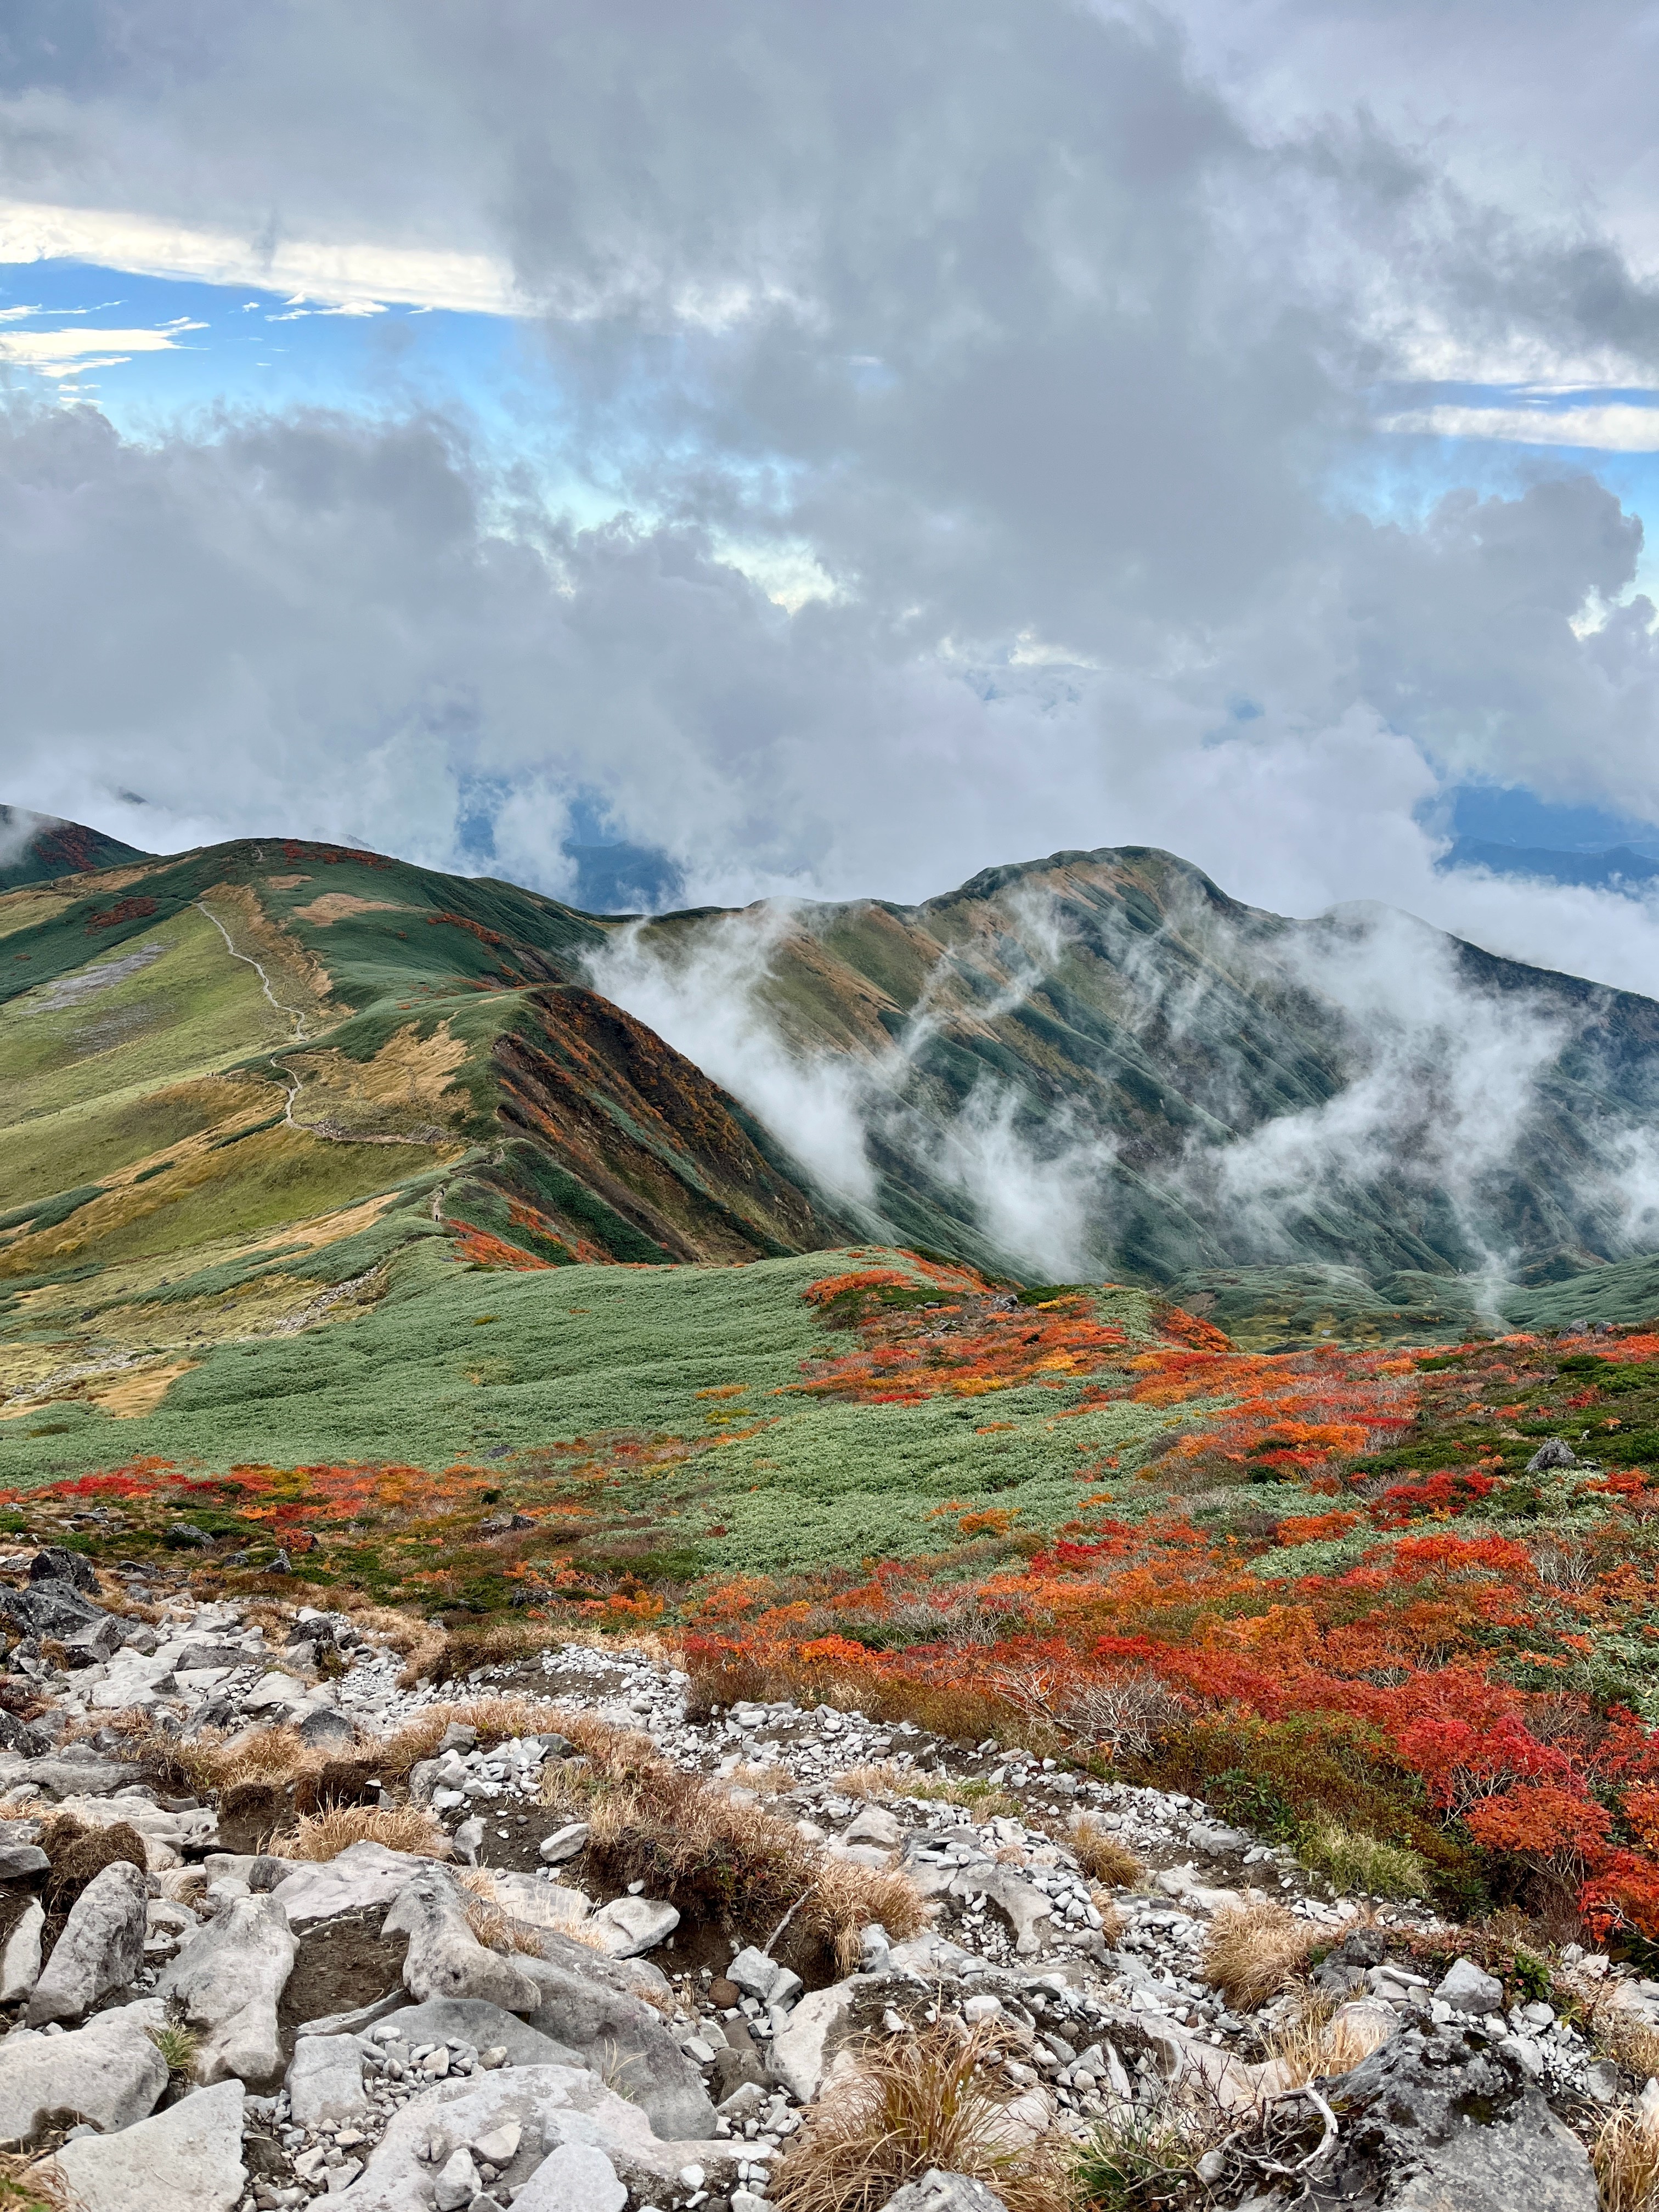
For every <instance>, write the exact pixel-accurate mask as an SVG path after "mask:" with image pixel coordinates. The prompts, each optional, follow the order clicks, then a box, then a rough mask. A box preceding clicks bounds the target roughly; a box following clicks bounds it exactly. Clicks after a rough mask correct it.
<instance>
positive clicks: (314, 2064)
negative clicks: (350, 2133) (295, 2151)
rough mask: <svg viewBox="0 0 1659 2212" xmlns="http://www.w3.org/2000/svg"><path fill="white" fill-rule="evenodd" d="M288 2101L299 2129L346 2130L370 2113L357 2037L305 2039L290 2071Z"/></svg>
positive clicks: (304, 2036)
mask: <svg viewBox="0 0 1659 2212" xmlns="http://www.w3.org/2000/svg"><path fill="white" fill-rule="evenodd" d="M288 2099H289V2106H290V2108H291V2110H292V2112H293V2114H294V2124H295V2127H296V2128H337V2127H343V2126H344V2125H345V2124H346V2123H347V2121H349V2120H355V2119H356V2118H357V2117H358V2115H359V2114H360V2113H362V2112H367V2111H368V2091H367V2090H366V2089H365V2088H364V2087H363V2054H362V2051H361V2050H360V2049H359V2047H358V2043H357V2039H356V2036H355V2035H302V2036H301V2037H300V2038H299V2039H298V2040H297V2042H296V2043H295V2046H294V2060H293V2063H292V2064H291V2065H290V2066H289V2069H288Z"/></svg>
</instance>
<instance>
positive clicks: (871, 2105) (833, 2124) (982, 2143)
mask: <svg viewBox="0 0 1659 2212" xmlns="http://www.w3.org/2000/svg"><path fill="white" fill-rule="evenodd" d="M999 2055H1000V2046H999V2045H998V2043H997V2041H996V2039H995V2038H994V2035H991V2034H988V2033H987V2032H986V2031H985V2030H983V2029H981V2030H980V2031H978V2032H976V2033H975V2034H972V2035H970V2036H969V2037H967V2038H966V2039H963V2037H961V2036H960V2035H958V2034H953V2033H950V2032H949V2031H948V2030H946V2029H945V2028H944V2027H938V2028H934V2029H932V2030H930V2031H928V2032H927V2033H922V2034H920V2035H914V2036H903V2037H896V2038H895V2039H893V2040H892V2041H891V2042H890V2043H888V2044H886V2045H881V2046H878V2047H875V2048H872V2049H870V2050H868V2051H866V2053H865V2054H864V2057H863V2060H862V2063H861V2065H860V2071H859V2072H858V2074H857V2075H855V2076H854V2078H853V2079H852V2080H851V2081H849V2082H848V2084H847V2085H846V2087H844V2088H843V2089H842V2091H841V2092H840V2093H838V2094H836V2095H835V2096H833V2097H831V2098H829V2100H827V2101H826V2102H824V2103H823V2104H822V2105H820V2106H817V2109H816V2110H814V2111H813V2112H811V2114H809V2116H808V2117H807V2118H806V2120H805V2124H804V2125H803V2127H802V2128H801V2130H800V2132H799V2135H797V2136H795V2137H794V2139H793V2141H792V2142H791V2143H790V2146H789V2148H788V2149H787V2151H786V2152H785V2153H784V2155H783V2157H782V2158H781V2160H779V2162H778V2164H777V2165H776V2166H775V2167H774V2168H773V2170H772V2178H771V2180H770V2182H769V2185H768V2191H767V2193H768V2195H769V2197H771V2199H772V2201H773V2203H775V2205H776V2206H777V2208H778V2212H878V2208H879V2207H880V2206H882V2205H884V2204H885V2203H887V2201H888V2199H889V2197H891V2196H892V2195H893V2193H894V2191H896V2190H898V2189H902V2187H903V2185H904V2184H905V2183H906V2182H907V2181H915V2180H917V2179H920V2178H921V2175H922V2174H924V2173H926V2172H927V2171H928V2169H929V2168H930V2167H932V2166H938V2167H939V2168H940V2169H941V2170H942V2171H943V2172H947V2173H963V2174H967V2175H969V2176H971V2177H972V2178H973V2179H975V2180H978V2181H982V2182H983V2183H984V2184H985V2185H987V2188H989V2189H990V2190H991V2191H993V2192H994V2194H995V2196H996V2197H999V2198H1000V2201H1001V2202H1002V2203H1004V2204H1005V2205H1006V2206H1007V2208H1008V2212H1069V2209H1070V2206H1071V2203H1072V2198H1071V2194H1070V2191H1069V2188H1068V2185H1067V2182H1066V2176H1065V2174H1064V2172H1063V2171H1062V2170H1061V2168H1060V2165H1059V2162H1058V2160H1055V2159H1054V2156H1053V2154H1051V2153H1050V2152H1048V2150H1046V2149H1045V2148H1044V2147H1043V2146H1042V2145H1041V2144H1037V2145H1034V2146H1033V2147H1032V2148H1030V2149H1029V2150H1015V2149H1011V2148H1010V2147H1009V2142H1008V2135H1007V2128H1006V2122H1005V2120H1004V2118H1003V2112H1004V2108H1005V2106H1006V2105H1007V2103H1008V2102H1009V2101H1010V2096H1011V2092H1010V2091H1009V2090H1008V2089H1007V2087H1006V2085H1005V2084H1003V2083H1002V2082H1001V2081H999V2080H998V2079H997V2078H996V2077H995V2076H994V2075H993V2074H992V2072H991V2070H990V2069H991V2067H992V2065H993V2063H994V2061H995V2059H996V2058H997V2057H998V2056H999Z"/></svg>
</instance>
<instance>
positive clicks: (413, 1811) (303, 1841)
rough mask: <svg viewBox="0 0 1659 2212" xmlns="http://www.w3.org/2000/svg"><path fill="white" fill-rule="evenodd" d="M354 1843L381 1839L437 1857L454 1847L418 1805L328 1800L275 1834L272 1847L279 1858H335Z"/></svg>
mask: <svg viewBox="0 0 1659 2212" xmlns="http://www.w3.org/2000/svg"><path fill="white" fill-rule="evenodd" d="M352 1844H385V1845H386V1849H387V1850H389V1851H416V1852H419V1853H421V1854H422V1856H424V1857H428V1858H440V1859H441V1858H447V1857H449V1854H450V1851H451V1849H452V1845H451V1844H450V1840H449V1838H448V1837H447V1835H446V1834H445V1832H444V1829H443V1825H442V1823H441V1821H440V1820H438V1819H437V1817H436V1816H435V1814H431V1813H428V1812H427V1811H425V1810H424V1808H422V1807H421V1806H419V1805H393V1806H389V1807H386V1808H382V1807H380V1806H378V1805H327V1806H325V1807H324V1808H323V1810H322V1811H321V1812H320V1813H307V1814H303V1815H302V1816H301V1819H300V1820H298V1822H297V1823H296V1824H295V1826H294V1827H292V1828H291V1829H289V1832H288V1833H287V1834H286V1835H283V1836H277V1837H275V1838H273V1839H272V1842H271V1845H270V1850H271V1855H272V1857H275V1858H279V1859H333V1858H338V1857H339V1855H340V1853H341V1852H342V1851H343V1850H348V1849H349V1847H350V1846H351V1845H352Z"/></svg>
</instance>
